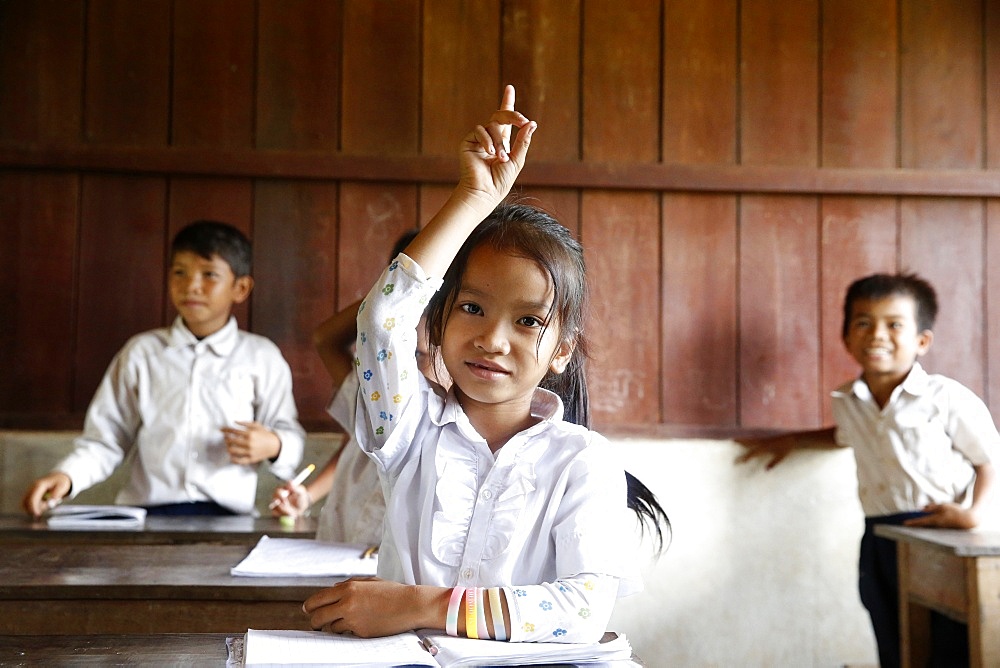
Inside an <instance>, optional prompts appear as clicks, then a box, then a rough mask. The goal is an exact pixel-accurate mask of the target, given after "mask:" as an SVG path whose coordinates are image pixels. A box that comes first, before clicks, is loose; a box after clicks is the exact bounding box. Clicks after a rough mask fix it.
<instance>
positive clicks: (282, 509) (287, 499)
mask: <svg viewBox="0 0 1000 668" xmlns="http://www.w3.org/2000/svg"><path fill="white" fill-rule="evenodd" d="M311 505H312V499H311V498H310V497H309V490H307V489H306V488H305V487H303V486H302V485H296V484H294V483H292V482H291V481H288V482H286V483H285V484H284V485H281V486H280V487H278V488H276V489H275V490H274V495H273V496H272V497H271V503H270V505H269V506H268V507H269V508H270V509H271V514H272V515H274V516H275V517H301V516H302V515H304V514H305V512H306V511H307V510H309V506H311Z"/></svg>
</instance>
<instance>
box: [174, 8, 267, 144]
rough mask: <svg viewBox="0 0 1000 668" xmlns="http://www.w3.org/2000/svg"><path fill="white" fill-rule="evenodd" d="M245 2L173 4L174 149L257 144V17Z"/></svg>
mask: <svg viewBox="0 0 1000 668" xmlns="http://www.w3.org/2000/svg"><path fill="white" fill-rule="evenodd" d="M243 7H246V3H245V2H243V0H215V1H214V2H202V1H201V0H174V8H173V9H174V38H173V42H174V46H173V77H172V82H173V86H172V95H173V100H172V105H171V117H170V122H171V137H170V139H171V141H170V143H171V145H173V146H218V147H235V148H251V147H252V146H253V142H254V137H253V131H254V127H253V112H254V65H255V62H254V54H255V50H254V47H255V43H254V42H255V29H256V18H257V17H256V16H255V14H254V13H253V12H250V11H240V10H241V8H243Z"/></svg>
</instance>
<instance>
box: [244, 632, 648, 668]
mask: <svg viewBox="0 0 1000 668" xmlns="http://www.w3.org/2000/svg"><path fill="white" fill-rule="evenodd" d="M609 636H610V637H609ZM605 637H606V640H604V641H602V642H600V643H592V644H574V643H552V642H532V643H508V642H499V641H496V640H470V639H468V638H454V637H452V636H448V635H444V634H441V633H437V632H434V633H431V632H426V633H425V632H418V633H400V634H399V635H394V636H388V637H385V638H356V637H354V636H344V635H337V634H333V633H323V632H320V631H255V630H253V629H250V630H249V631H247V635H246V640H245V643H244V657H243V658H244V662H245V663H246V665H248V666H250V665H260V664H281V663H284V664H305V665H308V664H325V665H327V666H360V665H373V664H377V665H384V666H398V665H407V666H441V667H442V668H448V667H450V666H482V665H488V666H527V665H538V664H552V663H558V664H574V665H587V664H602V665H618V666H634V665H636V664H634V663H633V662H632V660H631V657H632V647H631V645H629V642H628V639H627V638H626V637H625V636H624V635H623V634H607V635H606V636H605ZM429 648H433V650H434V651H435V654H433V655H432V654H431V652H430V651H429Z"/></svg>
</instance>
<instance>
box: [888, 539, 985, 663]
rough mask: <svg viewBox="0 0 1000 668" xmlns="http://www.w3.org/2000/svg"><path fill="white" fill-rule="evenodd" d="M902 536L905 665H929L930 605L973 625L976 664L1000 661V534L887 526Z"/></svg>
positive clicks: (972, 658) (901, 608) (901, 623)
mask: <svg viewBox="0 0 1000 668" xmlns="http://www.w3.org/2000/svg"><path fill="white" fill-rule="evenodd" d="M875 533H876V535H878V536H881V537H883V538H888V539H891V540H894V541H896V543H897V548H898V552H897V554H898V556H897V559H898V563H899V611H900V615H899V629H900V645H901V647H900V650H901V658H902V665H903V666H904V668H906V667H907V666H922V665H926V663H927V659H928V657H929V655H930V646H929V643H928V640H929V638H930V629H929V617H928V614H927V609H932V610H936V611H938V612H941V613H943V614H945V615H947V616H949V617H951V618H952V619H956V620H958V621H960V622H965V623H966V624H968V625H969V661H970V664H971V665H972V666H983V667H986V666H1000V533H998V532H971V531H959V530H952V529H920V528H915V527H901V526H889V525H882V526H878V527H876V528H875Z"/></svg>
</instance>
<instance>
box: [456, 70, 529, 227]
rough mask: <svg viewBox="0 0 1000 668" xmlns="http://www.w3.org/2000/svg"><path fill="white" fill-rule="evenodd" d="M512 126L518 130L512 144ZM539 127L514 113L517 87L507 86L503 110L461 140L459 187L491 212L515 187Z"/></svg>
mask: <svg viewBox="0 0 1000 668" xmlns="http://www.w3.org/2000/svg"><path fill="white" fill-rule="evenodd" d="M512 126H516V127H517V128H519V129H518V131H517V136H516V137H515V139H514V142H513V144H512V143H511V141H510V135H511V127H512ZM537 127H538V126H537V124H536V123H535V122H534V121H529V120H528V119H527V118H526V117H525V116H524V114H522V113H521V112H519V111H515V110H514V87H513V86H507V87H506V88H505V89H504V92H503V100H502V101H501V103H500V109H499V110H497V111H495V112H493V115H492V116H490V120H489V122H488V123H487V124H486V125H485V126H482V125H477V126H476V127H475V129H474V130H472V131H471V132H470V133H469V134H468V135H466V137H465V139H464V140H462V151H461V158H460V164H461V177H460V179H459V187H460V188H463V189H465V190H466V191H467V192H468V193H469V194H470V195H471V196H472V197H473V198H475V199H479V200H484V201H485V203H486V205H488V206H489V210H490V211H492V210H493V208H494V207H495V206H496V205H497V204H498V203H500V202H501V201H502V200H503V198H504V197H506V196H507V193H509V192H510V189H511V188H512V187H513V186H514V181H515V179H516V178H517V175H518V174H519V173H520V172H521V168H522V167H524V160H525V157H526V156H527V154H528V146H529V145H530V143H531V135H532V134H533V133H534V132H535V128H537Z"/></svg>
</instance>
